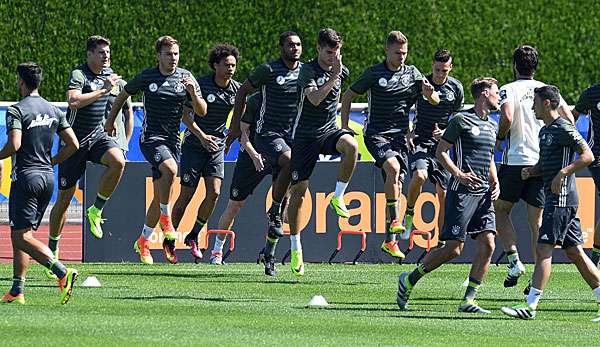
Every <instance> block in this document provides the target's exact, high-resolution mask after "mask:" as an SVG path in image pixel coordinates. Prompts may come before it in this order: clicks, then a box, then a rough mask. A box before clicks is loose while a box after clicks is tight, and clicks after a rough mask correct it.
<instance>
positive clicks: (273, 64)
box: [230, 31, 302, 262]
mask: <svg viewBox="0 0 600 347" xmlns="http://www.w3.org/2000/svg"><path fill="white" fill-rule="evenodd" d="M279 52H280V53H279V59H277V60H273V61H270V62H267V63H265V64H262V65H259V66H257V67H256V68H255V69H254V70H253V71H252V72H251V73H250V75H249V76H248V79H247V80H246V81H245V82H244V84H243V85H242V87H241V88H240V91H239V92H238V95H237V97H236V104H235V108H234V112H233V119H232V122H231V124H232V131H231V132H230V134H231V135H230V138H233V136H234V135H236V136H237V133H238V132H239V130H238V128H239V119H240V116H241V115H242V114H243V113H244V107H245V102H246V96H247V95H248V94H249V93H251V92H252V91H254V90H256V89H260V93H261V96H262V101H261V106H260V113H259V116H258V120H257V122H256V134H255V135H253V136H254V143H253V146H254V148H255V149H256V151H258V153H260V155H261V157H262V158H264V159H265V160H266V162H267V163H268V164H269V165H270V166H271V167H272V168H274V169H275V170H276V171H277V172H278V174H277V175H276V178H275V181H274V182H273V189H272V191H271V196H272V200H273V202H272V204H271V207H270V208H269V211H268V213H267V215H268V219H269V231H268V235H267V241H266V245H265V250H266V254H267V258H268V259H266V260H267V262H270V260H271V259H270V258H269V254H274V252H275V246H276V244H277V240H278V239H279V238H280V237H281V236H283V228H282V218H281V211H282V202H283V199H284V197H285V196H286V194H287V192H288V188H289V185H290V177H291V175H290V168H291V148H290V144H291V130H292V123H293V121H294V119H295V117H296V116H297V114H298V104H297V98H298V96H297V94H298V93H297V81H298V74H299V72H300V68H301V66H302V63H301V62H300V55H301V54H302V42H301V41H300V37H299V36H298V34H296V33H295V32H293V31H286V32H284V33H281V34H280V35H279Z"/></svg>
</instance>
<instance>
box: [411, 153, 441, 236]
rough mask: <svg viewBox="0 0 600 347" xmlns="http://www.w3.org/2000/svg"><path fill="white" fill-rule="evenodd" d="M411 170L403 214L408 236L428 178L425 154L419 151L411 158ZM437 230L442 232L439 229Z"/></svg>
mask: <svg viewBox="0 0 600 347" xmlns="http://www.w3.org/2000/svg"><path fill="white" fill-rule="evenodd" d="M411 161H412V162H411V164H410V167H411V170H412V175H411V176H412V177H411V179H410V182H409V184H408V195H407V197H406V212H405V214H404V222H405V224H404V229H405V230H406V232H407V233H408V235H409V236H410V232H411V230H412V227H413V216H414V214H415V212H414V208H415V203H416V202H417V199H418V198H419V195H420V194H421V190H422V188H423V184H425V181H427V179H428V178H429V172H428V171H429V166H430V164H429V160H428V154H427V152H423V151H419V152H416V153H415V154H414V155H412V156H411ZM439 230H442V229H441V228H440V229H439Z"/></svg>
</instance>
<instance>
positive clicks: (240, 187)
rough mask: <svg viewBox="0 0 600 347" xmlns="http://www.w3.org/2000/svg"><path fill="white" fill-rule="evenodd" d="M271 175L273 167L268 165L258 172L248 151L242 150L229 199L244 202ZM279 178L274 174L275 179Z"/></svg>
mask: <svg viewBox="0 0 600 347" xmlns="http://www.w3.org/2000/svg"><path fill="white" fill-rule="evenodd" d="M269 174H271V166H270V165H269V164H268V163H267V164H266V165H265V168H264V169H263V170H262V171H256V168H255V167H254V163H253V162H252V159H250V156H249V155H248V153H247V152H246V151H244V150H243V149H242V148H240V152H239V154H238V158H237V161H236V163H235V169H233V178H232V179H231V186H230V187H229V199H231V200H234V201H244V200H246V198H248V196H250V195H251V194H252V192H254V189H255V188H256V187H257V186H258V185H259V184H260V182H262V180H263V178H265V176H267V175H269ZM276 176H277V174H276V173H274V174H273V179H275V177H276Z"/></svg>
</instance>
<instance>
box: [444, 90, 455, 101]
mask: <svg viewBox="0 0 600 347" xmlns="http://www.w3.org/2000/svg"><path fill="white" fill-rule="evenodd" d="M454 99H456V97H455V96H454V92H453V91H448V94H446V100H448V101H450V102H452V101H454Z"/></svg>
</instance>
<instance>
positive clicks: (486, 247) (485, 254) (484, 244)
mask: <svg viewBox="0 0 600 347" xmlns="http://www.w3.org/2000/svg"><path fill="white" fill-rule="evenodd" d="M490 206H491V202H490ZM475 218H478V216H475V217H474V219H475ZM493 218H494V217H493V213H492V214H491V219H492V221H493ZM474 222H477V220H475V221H474ZM494 234H495V231H491V230H488V231H483V232H481V233H478V234H476V235H475V242H476V249H475V255H474V256H473V260H472V264H471V271H470V272H469V284H468V285H467V289H466V290H465V295H464V296H463V301H462V302H461V304H460V306H458V311H459V312H466V313H481V314H489V313H491V312H490V311H489V310H485V309H483V308H481V307H480V306H479V305H478V304H477V303H476V302H475V296H476V295H477V290H478V289H479V287H480V286H481V283H482V282H483V279H484V278H485V275H486V274H487V272H488V270H489V266H490V262H491V260H492V254H493V253H494V247H495V235H494Z"/></svg>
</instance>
